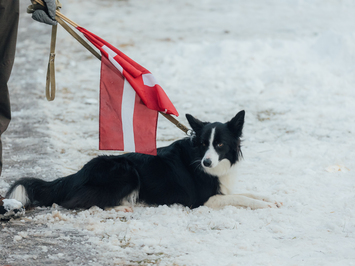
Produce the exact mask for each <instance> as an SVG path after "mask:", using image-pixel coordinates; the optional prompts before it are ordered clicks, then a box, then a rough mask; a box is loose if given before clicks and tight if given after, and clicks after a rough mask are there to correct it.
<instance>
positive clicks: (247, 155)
mask: <svg viewBox="0 0 355 266" xmlns="http://www.w3.org/2000/svg"><path fill="white" fill-rule="evenodd" d="M62 4H63V6H64V8H63V9H62V12H63V13H64V14H65V15H67V16H68V17H69V18H71V19H72V20H74V21H75V22H77V23H78V24H80V25H81V26H83V27H85V28H86V29H88V30H89V31H92V32H93V33H95V34H97V35H99V36H100V37H102V38H104V39H105V40H107V41H108V42H110V43H111V44H113V45H114V46H116V47H118V48H119V49H121V50H122V51H123V52H125V53H126V54H127V55H129V56H130V57H131V58H133V59H134V60H136V61H137V62H138V63H140V64H142V65H143V66H145V67H146V68H147V69H149V70H150V71H151V72H152V73H153V74H154V76H155V77H156V78H157V79H158V81H159V83H160V84H161V85H162V87H163V88H164V89H165V91H166V93H167V94H168V96H169V97H170V99H171V100H172V102H173V103H174V104H175V107H176V108H177V110H178V111H179V112H180V117H179V118H178V119H179V120H180V121H181V122H182V123H184V124H187V121H186V119H185V118H184V115H185V113H191V114H193V115H194V116H196V117H198V118H200V119H202V120H205V121H227V120H229V119H230V118H232V117H233V116H234V115H235V114H236V113H237V112H238V111H240V110H242V109H244V110H245V111H246V123H245V127H244V138H243V139H244V142H243V154H244V160H243V161H242V162H240V165H239V166H240V167H239V172H238V175H237V176H236V178H237V180H238V181H237V182H236V186H235V188H234V191H235V192H258V193H262V194H266V195H270V196H272V197H273V198H275V199H276V200H278V201H281V202H283V204H284V205H283V206H282V207H281V208H279V209H263V210H250V209H238V208H235V207H226V208H224V209H222V210H211V209H208V208H207V207H200V208H197V209H194V210H190V209H188V208H184V207H181V206H171V207H167V206H160V207H155V208H148V207H136V208H134V212H133V213H119V212H115V211H113V210H112V211H103V210H101V209H98V208H92V209H90V210H86V211H76V212H73V211H67V210H64V209H62V208H60V207H56V206H54V207H53V208H52V209H49V208H39V209H37V210H36V211H35V212H34V213H31V212H29V213H28V215H27V217H26V218H25V219H23V220H22V221H12V222H9V223H7V224H6V226H5V225H4V229H3V232H2V233H4V232H6V233H7V234H8V235H9V236H10V235H11V234H12V236H13V239H11V241H14V245H15V246H16V247H18V248H19V249H21V246H23V245H26V243H27V244H28V243H31V241H35V239H36V241H37V239H38V238H39V237H41V236H43V237H51V243H52V244H51V245H53V246H51V247H50V248H48V243H47V242H48V241H47V242H44V243H47V244H43V245H38V246H36V247H35V248H34V251H33V254H31V253H30V254H27V255H21V252H20V251H19V253H18V254H16V255H13V256H9V257H8V259H7V260H6V261H5V262H6V263H12V264H13V265H17V264H16V263H19V264H20V262H21V261H23V260H24V261H27V262H28V261H30V262H31V263H33V265H40V264H38V263H39V262H41V261H39V260H40V259H39V258H42V260H43V258H46V261H47V263H48V261H50V262H52V263H53V265H125V264H127V265H149V264H159V265H355V252H354V250H355V210H354V205H355V174H354V171H355V160H354V159H355V137H354V135H355V107H354V104H355V75H354V70H355V50H354V47H355V33H354V32H355V31H354V29H355V26H354V25H355V16H354V14H355V3H354V2H353V1H350V0H349V1H332V0H326V1H324V0H323V1H320V0H319V1H317V0H311V1H302V0H299V1H297V0H287V1H282V0H267V1H257V0H252V1H234V0H228V1H217V0H211V1H203V0H195V1H184V0H179V1H166V0H151V1H143V0H140V1H139V0H127V1H118V0H116V1H113V0H105V1H94V0H86V1H82V0H75V1H74V0H66V1H64V0H63V1H62ZM21 16H22V17H25V16H27V15H26V14H25V10H24V9H22V12H21ZM26 21H29V20H26ZM26 27H32V28H34V29H36V30H42V28H44V27H46V26H45V25H41V24H38V23H35V22H32V21H31V22H30V24H29V25H27V26H26ZM22 28H23V30H20V31H19V34H21V33H23V32H24V31H26V29H25V26H24V25H23V24H22ZM40 38H41V40H43V36H41V37H40ZM48 38H49V35H48ZM27 42H30V43H32V44H33V43H35V42H36V37H33V40H30V41H27ZM21 45H22V46H21ZM19 47H26V42H22V43H21V42H20V43H19ZM43 49H44V50H45V49H47V46H45V45H41V48H40V50H43ZM35 52H36V50H35V49H34V48H33V47H32V46H31V49H30V50H29V51H28V52H27V56H30V55H28V54H30V53H35ZM40 53H43V56H46V57H47V56H48V55H47V53H45V52H43V51H41V52H40ZM23 60H25V59H23ZM20 62H21V58H20ZM20 62H17V64H19V63H20ZM36 67H37V66H36ZM56 67H57V73H56V74H57V86H58V91H57V98H56V99H55V101H54V102H46V100H45V99H44V96H43V97H39V95H42V90H43V86H44V84H45V80H44V76H45V71H46V69H45V68H46V65H45V63H43V64H41V65H38V71H37V72H36V73H37V75H36V76H35V77H33V76H32V77H31V78H32V79H34V80H35V82H37V84H39V85H38V86H37V87H38V91H35V92H33V95H35V96H33V97H36V104H37V105H38V106H37V107H36V112H39V113H40V117H43V118H42V119H43V120H46V121H48V122H46V123H43V125H42V124H37V125H36V128H38V130H39V131H42V132H44V133H45V134H46V135H48V136H49V139H50V141H49V143H47V142H45V143H44V144H42V145H44V147H43V149H44V150H50V152H51V156H52V157H51V158H54V159H52V163H51V164H49V165H46V166H40V167H39V166H36V165H33V167H32V168H31V169H28V173H29V174H30V175H33V176H35V175H36V172H38V171H39V172H41V173H43V172H48V175H43V174H41V175H42V176H40V177H43V178H45V179H47V180H50V179H53V178H54V177H55V176H56V175H57V174H58V175H68V174H70V173H73V172H75V171H76V170H78V169H79V168H80V167H81V166H82V165H83V164H84V163H86V162H87V161H88V160H89V159H90V158H92V157H94V156H96V155H98V154H103V153H105V154H113V152H103V151H98V87H99V71H100V62H99V60H97V59H96V58H95V57H93V56H91V55H90V54H89V53H88V52H87V51H86V50H85V49H84V48H82V47H81V46H80V44H78V43H77V42H76V41H75V40H74V39H73V38H72V37H71V36H69V35H68V34H67V33H66V32H65V31H64V30H63V29H60V30H59V36H58V45H57V58H56ZM12 82H13V84H14V86H16V79H15V78H14V79H13V81H12ZM17 82H18V81H17ZM31 97H32V96H31ZM33 112H34V111H33ZM36 114H37V113H36ZM20 115H21V111H18V112H15V113H14V117H15V119H16V116H20ZM37 115H38V114H37ZM22 123H26V122H25V121H22ZM182 137H184V134H183V133H182V132H180V131H179V129H177V128H175V127H174V126H173V125H172V124H171V123H170V122H168V121H166V120H165V118H163V117H162V118H160V120H159V128H158V145H159V146H163V145H167V144H169V143H171V142H172V141H174V140H177V139H179V138H182ZM7 138H8V139H10V138H11V136H8V137H7ZM26 141H29V142H31V141H33V139H31V138H30V137H29V139H28V140H26ZM10 149H11V148H8V150H10ZM32 156H33V157H36V156H37V155H36V154H32ZM36 167H37V170H38V171H37V170H36ZM14 171H15V172H14ZM17 171H18V174H19V175H20V174H22V173H23V172H26V169H19V170H17ZM6 174H9V175H11V176H14V175H16V169H15V168H12V169H11V174H10V170H6V169H5V170H4V178H5V179H4V180H5V181H0V182H1V184H0V185H2V188H1V189H3V190H4V189H5V188H6V187H8V185H9V184H8V183H9V182H10V181H6ZM19 177H20V176H19ZM3 190H2V191H3ZM2 191H0V192H2ZM26 225H27V226H26ZM28 225H30V226H28ZM10 233H11V234H10ZM36 243H37V242H36ZM73 243H74V244H73ZM65 246H70V247H71V248H66V249H65V248H60V247H65ZM54 247H56V248H57V249H56V248H54ZM75 248H77V249H78V250H79V249H80V252H79V251H78V253H77V256H76V255H75V253H73V252H71V249H73V250H75ZM39 253H41V254H42V255H38V254H39ZM34 254H36V255H34ZM26 256H27V257H26ZM0 260H1V257H0ZM36 263H37V264H36ZM29 265H30V264H29ZM47 265H48V264H47Z"/></svg>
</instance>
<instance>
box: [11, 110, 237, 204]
mask: <svg viewBox="0 0 355 266" xmlns="http://www.w3.org/2000/svg"><path fill="white" fill-rule="evenodd" d="M186 117H187V119H188V121H189V123H190V125H191V127H192V129H193V130H194V132H195V135H194V136H193V137H191V138H184V139H181V140H178V141H176V142H174V143H172V144H171V145H170V146H167V147H164V148H159V149H158V154H157V156H151V155H145V154H137V153H129V154H124V155H119V156H99V157H97V158H94V159H93V160H91V161H89V162H88V163H87V164H86V165H85V166H84V167H83V168H82V169H81V170H80V171H78V172H77V173H76V174H72V175H69V176H66V177H62V178H59V179H56V180H54V181H51V182H46V181H44V180H41V179H37V178H22V179H20V180H18V181H17V182H15V183H14V184H13V185H12V186H11V188H10V189H9V191H8V192H7V197H12V198H14V197H13V195H14V194H13V192H14V191H15V190H16V189H17V188H18V187H19V186H21V185H22V186H23V187H24V188H25V192H23V193H24V194H25V195H24V196H25V197H26V201H25V202H23V203H24V204H25V205H26V206H51V205H52V204H53V203H57V204H59V205H61V206H63V207H65V208H69V209H74V208H90V207H92V206H98V207H100V208H105V207H115V206H119V205H122V204H123V201H124V200H125V199H126V198H127V197H128V196H129V195H130V194H131V193H132V192H135V191H136V192H138V197H137V202H142V203H145V204H148V205H163V204H167V205H171V204H175V203H178V204H182V205H184V206H188V207H190V208H196V207H199V206H201V205H203V204H204V203H205V202H206V201H208V199H209V198H210V197H212V196H214V195H218V194H222V191H221V186H220V181H219V176H218V174H216V175H212V174H209V171H208V168H209V166H208V165H207V166H206V167H205V165H204V164H208V163H206V162H202V163H201V160H202V159H203V158H204V155H205V154H206V151H207V149H208V148H209V147H211V145H210V143H209V142H210V136H211V130H212V129H214V132H215V133H214V141H213V142H214V143H213V144H212V145H213V147H214V149H215V151H216V153H217V154H218V157H219V159H218V160H219V161H222V160H224V159H225V160H228V161H229V163H230V167H233V166H234V165H235V163H236V162H237V161H238V160H239V158H240V156H241V152H240V137H241V135H242V128H243V123H244V111H241V112H239V113H238V114H237V115H236V116H235V117H234V118H233V119H232V120H231V121H229V122H227V123H224V124H223V123H218V122H216V123H204V122H201V121H199V120H198V119H195V118H194V117H193V116H191V115H186ZM220 144H222V145H220Z"/></svg>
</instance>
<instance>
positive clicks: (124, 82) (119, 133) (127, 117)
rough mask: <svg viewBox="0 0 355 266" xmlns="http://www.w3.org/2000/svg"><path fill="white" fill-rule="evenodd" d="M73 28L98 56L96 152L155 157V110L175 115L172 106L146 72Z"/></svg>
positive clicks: (128, 59) (110, 48)
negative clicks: (130, 152)
mask: <svg viewBox="0 0 355 266" xmlns="http://www.w3.org/2000/svg"><path fill="white" fill-rule="evenodd" d="M77 29H78V30H79V31H81V32H82V33H83V34H84V35H85V37H86V38H87V39H88V40H89V41H90V42H91V43H92V44H94V45H95V46H96V47H97V48H98V49H100V51H101V55H102V57H101V81H100V143H99V147H100V149H102V150H124V151H132V152H139V153H146V154H152V155H156V127H157V119H158V111H159V112H164V113H167V114H173V115H176V116H178V112H177V111H176V109H175V107H174V105H173V104H172V103H171V101H170V100H169V98H168V97H167V95H166V94H165V92H164V90H163V89H162V88H161V86H160V85H159V84H158V83H157V81H156V80H155V78H154V76H153V75H152V74H151V73H150V72H149V71H148V70H147V69H145V68H144V67H142V66H141V65H139V64H137V63H136V62H135V61H133V60H132V59H130V58H129V57H128V56H126V55H125V54H123V53H122V52H121V51H120V50H118V49H117V48H115V47H113V46H112V45H110V44H109V43H107V42H106V41H104V40H103V39H101V38H100V37H98V36H96V35H94V34H92V33H91V32H89V31H87V30H86V29H84V28H81V27H77Z"/></svg>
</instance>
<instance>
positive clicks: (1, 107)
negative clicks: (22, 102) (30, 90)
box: [0, 0, 19, 175]
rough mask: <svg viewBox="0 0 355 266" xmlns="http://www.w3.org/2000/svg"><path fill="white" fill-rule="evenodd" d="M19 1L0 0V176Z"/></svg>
mask: <svg viewBox="0 0 355 266" xmlns="http://www.w3.org/2000/svg"><path fill="white" fill-rule="evenodd" d="M18 19H19V0H0V175H1V171H2V142H1V134H2V133H4V131H5V130H6V129H7V127H8V125H9V123H10V119H11V109H10V99H9V90H8V86H7V82H8V80H9V78H10V74H11V70H12V66H13V63H14V58H15V50H16V39H17V28H18Z"/></svg>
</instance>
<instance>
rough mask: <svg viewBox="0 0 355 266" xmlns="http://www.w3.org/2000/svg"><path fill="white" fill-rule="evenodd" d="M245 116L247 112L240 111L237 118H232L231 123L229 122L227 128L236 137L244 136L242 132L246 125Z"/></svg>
mask: <svg viewBox="0 0 355 266" xmlns="http://www.w3.org/2000/svg"><path fill="white" fill-rule="evenodd" d="M244 116H245V111H244V110H243V111H240V112H239V113H238V114H236V116H235V117H233V118H232V120H231V121H229V122H227V126H228V128H229V130H231V131H232V132H233V133H234V135H235V136H237V137H238V138H240V137H241V136H242V130H243V125H244Z"/></svg>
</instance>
